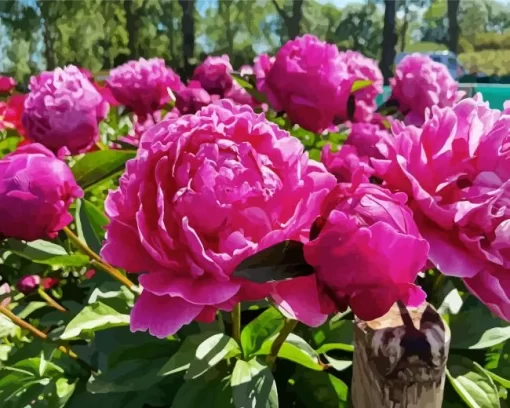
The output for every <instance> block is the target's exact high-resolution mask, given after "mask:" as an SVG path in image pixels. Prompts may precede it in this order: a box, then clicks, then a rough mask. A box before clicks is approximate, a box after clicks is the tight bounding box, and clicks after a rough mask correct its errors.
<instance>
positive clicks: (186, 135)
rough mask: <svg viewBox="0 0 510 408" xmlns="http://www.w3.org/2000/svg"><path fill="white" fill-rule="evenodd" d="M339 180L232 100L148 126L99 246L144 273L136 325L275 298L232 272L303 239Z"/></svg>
mask: <svg viewBox="0 0 510 408" xmlns="http://www.w3.org/2000/svg"><path fill="white" fill-rule="evenodd" d="M334 184H335V180H334V178H333V176H331V175H330V174H329V173H327V172H326V170H325V169H324V167H323V166H322V165H321V164H320V163H317V162H315V161H312V160H309V159H308V156H307V154H306V153H304V152H303V146H302V144H301V143H300V142H299V140H298V139H296V138H293V137H291V136H290V135H289V134H288V133H287V132H285V131H283V130H281V129H280V128H279V127H278V126H276V125H274V124H272V123H270V122H268V121H267V120H266V119H265V118H264V115H256V114H254V113H253V111H252V110H251V108H249V107H248V106H239V105H235V104H234V103H233V102H232V101H230V100H227V99H225V100H221V101H218V102H216V103H215V104H212V105H209V106H208V107H206V108H203V109H202V110H201V111H199V112H198V113H196V114H195V115H185V116H182V117H180V118H178V119H176V120H173V121H162V122H160V123H159V124H157V125H156V126H154V127H152V128H150V129H149V130H148V131H147V132H146V133H145V134H144V135H143V137H142V140H141V143H140V147H139V149H138V153H137V157H136V158H135V159H133V160H131V161H129V162H128V163H127V169H126V172H125V174H124V175H123V176H122V177H121V179H120V187H119V188H118V189H117V190H116V191H114V192H112V193H110V194H109V196H108V198H107V200H106V213H107V215H108V216H109V218H110V221H111V222H110V224H109V226H108V230H107V239H106V242H105V245H104V247H103V249H102V251H101V254H102V256H103V257H104V258H105V259H106V260H107V261H108V262H110V263H112V264H113V265H116V266H118V267H121V268H124V269H126V270H127V271H129V272H146V273H145V274H144V275H142V276H141V277H140V283H141V284H142V286H143V287H144V291H143V293H142V295H141V297H140V298H139V299H138V300H137V302H136V304H135V307H134V309H133V312H132V316H131V327H132V330H134V331H137V330H142V331H143V330H147V329H148V330H149V331H150V333H151V334H153V335H155V336H159V337H164V336H168V335H169V334H172V333H175V332H176V331H177V330H179V328H180V327H182V326H183V325H185V324H187V323H190V322H191V321H192V320H194V319H199V320H204V321H210V320H211V319H214V313H215V310H216V309H217V308H219V309H223V310H231V308H232V307H233V306H234V304H235V303H236V302H238V301H239V300H240V299H260V298H263V297H265V296H267V295H268V294H269V289H270V288H268V287H266V285H261V287H259V285H255V284H249V283H246V282H241V281H240V280H238V279H233V278H231V275H232V273H233V271H234V269H235V267H236V266H237V265H238V264H239V263H240V262H241V261H242V260H243V259H245V258H246V257H248V256H250V255H252V254H254V253H255V252H257V251H258V250H261V249H263V248H266V247H268V246H271V245H273V244H276V243H278V242H281V241H283V240H285V239H298V240H300V239H303V236H304V235H306V234H307V232H308V231H307V230H308V228H309V227H310V225H311V223H312V221H313V218H314V217H315V215H316V214H317V213H318V211H319V206H320V203H321V202H322V199H323V197H324V196H325V195H326V194H327V193H328V191H329V190H330V189H331V188H333V186H334ZM305 288H306V287H305ZM298 289H299V288H298ZM298 313H299V312H298Z"/></svg>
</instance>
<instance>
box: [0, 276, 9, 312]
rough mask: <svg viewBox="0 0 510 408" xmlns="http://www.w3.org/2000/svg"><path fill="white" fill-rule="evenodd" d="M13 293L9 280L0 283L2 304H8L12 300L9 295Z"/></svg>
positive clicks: (0, 303)
mask: <svg viewBox="0 0 510 408" xmlns="http://www.w3.org/2000/svg"><path fill="white" fill-rule="evenodd" d="M9 293H11V287H10V286H9V284H8V283H7V282H5V283H2V284H1V285H0V306H7V305H8V304H9V303H10V302H11V298H10V297H9V296H7V295H8V294H9Z"/></svg>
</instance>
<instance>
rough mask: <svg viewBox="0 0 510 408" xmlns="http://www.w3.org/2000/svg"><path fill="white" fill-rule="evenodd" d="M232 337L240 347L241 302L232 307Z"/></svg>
mask: <svg viewBox="0 0 510 408" xmlns="http://www.w3.org/2000/svg"><path fill="white" fill-rule="evenodd" d="M232 338H233V339H234V340H235V341H237V343H238V344H239V346H240V347H241V302H239V303H238V304H237V305H235V306H234V308H233V309H232Z"/></svg>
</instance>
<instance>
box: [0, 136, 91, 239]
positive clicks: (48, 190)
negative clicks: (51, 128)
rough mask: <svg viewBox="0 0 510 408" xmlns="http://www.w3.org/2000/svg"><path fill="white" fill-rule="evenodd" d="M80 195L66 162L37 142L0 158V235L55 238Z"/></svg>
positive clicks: (65, 223)
mask: <svg viewBox="0 0 510 408" xmlns="http://www.w3.org/2000/svg"><path fill="white" fill-rule="evenodd" d="M82 196H83V191H82V190H81V189H80V187H78V185H77V184H76V181H75V180H74V177H73V174H72V173H71V170H70V169H69V167H67V165H66V164H65V163H64V162H63V161H61V160H59V159H57V158H56V157H55V155H54V154H53V153H52V152H50V151H49V150H48V149H46V148H45V147H44V146H42V145H40V144H38V143H32V144H29V145H27V146H24V147H21V148H18V149H17V150H16V151H15V152H13V153H11V154H9V155H7V156H5V157H4V158H2V159H0V236H2V235H3V236H5V237H12V238H18V239H24V240H26V241H33V240H36V239H44V238H55V237H56V236H57V233H58V231H60V230H61V229H62V228H63V227H65V226H66V225H68V224H69V223H70V222H71V221H72V220H73V217H72V216H71V214H70V213H69V206H70V205H71V203H72V202H73V200H74V199H75V198H80V197H82Z"/></svg>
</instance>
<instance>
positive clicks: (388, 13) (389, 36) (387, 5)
mask: <svg viewBox="0 0 510 408" xmlns="http://www.w3.org/2000/svg"><path fill="white" fill-rule="evenodd" d="M396 15H397V5H396V2H395V1H394V0H384V28H383V40H382V55H381V61H380V63H379V67H380V68H381V72H382V73H383V76H384V80H385V82H387V81H388V80H389V78H391V76H392V75H393V72H392V69H391V67H392V65H393V63H394V61H395V46H396V45H397V34H396V32H395V19H396Z"/></svg>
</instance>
